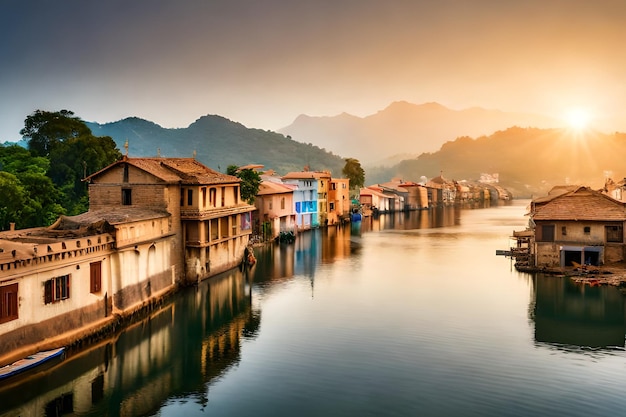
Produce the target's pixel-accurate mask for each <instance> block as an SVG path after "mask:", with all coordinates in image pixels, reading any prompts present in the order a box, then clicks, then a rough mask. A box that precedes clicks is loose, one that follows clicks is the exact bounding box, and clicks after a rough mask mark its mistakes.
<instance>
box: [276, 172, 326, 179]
mask: <svg viewBox="0 0 626 417" xmlns="http://www.w3.org/2000/svg"><path fill="white" fill-rule="evenodd" d="M319 178H330V172H320V171H299V172H288V173H287V174H285V175H283V179H287V180H308V179H319Z"/></svg>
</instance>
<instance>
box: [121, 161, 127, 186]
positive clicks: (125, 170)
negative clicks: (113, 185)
mask: <svg viewBox="0 0 626 417" xmlns="http://www.w3.org/2000/svg"><path fill="white" fill-rule="evenodd" d="M122 181H123V182H128V164H124V178H123V179H122Z"/></svg>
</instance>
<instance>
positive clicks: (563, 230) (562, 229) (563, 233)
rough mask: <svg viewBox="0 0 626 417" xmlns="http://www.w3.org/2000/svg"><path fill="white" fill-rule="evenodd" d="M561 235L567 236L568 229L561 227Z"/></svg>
mask: <svg viewBox="0 0 626 417" xmlns="http://www.w3.org/2000/svg"><path fill="white" fill-rule="evenodd" d="M561 235H563V236H567V227H565V226H561Z"/></svg>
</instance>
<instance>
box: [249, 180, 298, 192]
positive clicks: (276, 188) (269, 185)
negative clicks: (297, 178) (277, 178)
mask: <svg viewBox="0 0 626 417" xmlns="http://www.w3.org/2000/svg"><path fill="white" fill-rule="evenodd" d="M294 188H295V187H294V186H289V185H287V184H281V183H278V182H273V181H263V182H261V184H260V185H259V192H258V193H257V195H271V194H285V193H292V192H293V190H294Z"/></svg>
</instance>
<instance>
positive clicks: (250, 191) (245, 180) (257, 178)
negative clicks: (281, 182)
mask: <svg viewBox="0 0 626 417" xmlns="http://www.w3.org/2000/svg"><path fill="white" fill-rule="evenodd" d="M226 173H227V174H228V175H234V176H235V177H237V178H239V179H241V198H242V199H243V200H244V201H247V202H248V203H249V204H254V199H255V198H256V195H257V193H258V192H259V187H260V186H261V175H259V173H258V172H256V171H255V170H253V169H239V167H238V166H237V165H229V166H228V168H226Z"/></svg>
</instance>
